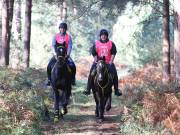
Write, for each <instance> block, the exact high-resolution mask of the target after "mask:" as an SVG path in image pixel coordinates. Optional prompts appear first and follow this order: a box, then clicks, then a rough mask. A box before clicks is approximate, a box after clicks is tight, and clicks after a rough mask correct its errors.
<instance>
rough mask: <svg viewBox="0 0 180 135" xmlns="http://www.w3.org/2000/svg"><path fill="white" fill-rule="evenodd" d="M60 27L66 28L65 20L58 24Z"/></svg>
mask: <svg viewBox="0 0 180 135" xmlns="http://www.w3.org/2000/svg"><path fill="white" fill-rule="evenodd" d="M60 28H64V29H65V30H67V24H66V23H65V22H63V23H60V24H59V29H60Z"/></svg>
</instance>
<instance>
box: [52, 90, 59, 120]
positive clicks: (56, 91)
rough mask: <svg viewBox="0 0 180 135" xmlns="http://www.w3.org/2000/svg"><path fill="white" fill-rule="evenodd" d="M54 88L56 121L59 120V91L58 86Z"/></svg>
mask: <svg viewBox="0 0 180 135" xmlns="http://www.w3.org/2000/svg"><path fill="white" fill-rule="evenodd" d="M53 90H54V96H55V97H54V100H55V101H54V110H55V112H54V122H58V121H59V92H58V90H57V89H56V88H53Z"/></svg>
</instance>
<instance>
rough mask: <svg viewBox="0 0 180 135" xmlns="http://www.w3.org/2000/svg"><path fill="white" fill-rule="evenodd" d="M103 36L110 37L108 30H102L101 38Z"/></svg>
mask: <svg viewBox="0 0 180 135" xmlns="http://www.w3.org/2000/svg"><path fill="white" fill-rule="evenodd" d="M101 35H106V36H107V37H108V31H107V30H106V29H102V30H101V31H100V34H99V36H101Z"/></svg>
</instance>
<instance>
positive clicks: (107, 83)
mask: <svg viewBox="0 0 180 135" xmlns="http://www.w3.org/2000/svg"><path fill="white" fill-rule="evenodd" d="M101 62H104V61H103V60H99V61H98V63H97V65H98V64H99V63H101ZM104 68H105V70H104V72H103V75H105V74H107V82H106V83H105V85H103V86H102V85H101V84H100V83H99V81H98V79H97V77H98V73H97V74H96V76H95V79H94V82H95V80H97V84H98V86H99V87H100V88H101V89H102V92H103V95H104V89H105V88H107V87H108V85H109V82H110V80H109V73H108V69H107V67H104Z"/></svg>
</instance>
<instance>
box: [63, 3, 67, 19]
mask: <svg viewBox="0 0 180 135" xmlns="http://www.w3.org/2000/svg"><path fill="white" fill-rule="evenodd" d="M62 21H67V3H66V1H65V0H64V1H63V10H62Z"/></svg>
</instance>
